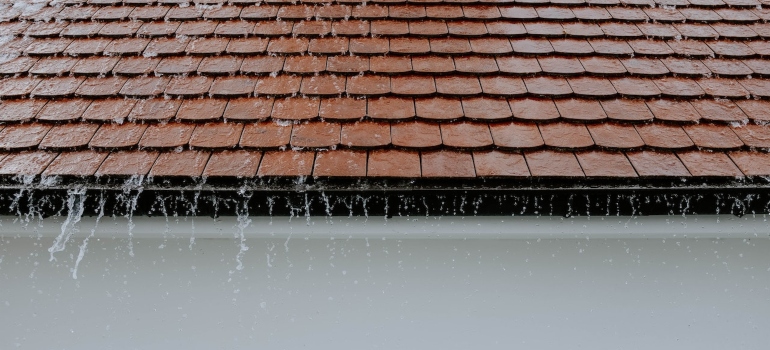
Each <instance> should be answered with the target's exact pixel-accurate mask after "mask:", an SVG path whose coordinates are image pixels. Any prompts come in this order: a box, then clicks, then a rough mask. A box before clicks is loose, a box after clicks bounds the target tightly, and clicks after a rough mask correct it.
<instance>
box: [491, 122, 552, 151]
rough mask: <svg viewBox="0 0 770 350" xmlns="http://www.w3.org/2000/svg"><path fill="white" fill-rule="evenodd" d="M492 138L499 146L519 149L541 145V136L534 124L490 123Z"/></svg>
mask: <svg viewBox="0 0 770 350" xmlns="http://www.w3.org/2000/svg"><path fill="white" fill-rule="evenodd" d="M489 129H490V131H491V132H492V139H493V140H494V144H495V146H497V147H499V148H510V149H521V148H535V147H540V146H543V144H544V143H543V138H542V136H540V130H539V129H538V127H537V125H536V124H532V123H519V122H507V123H497V124H490V125H489Z"/></svg>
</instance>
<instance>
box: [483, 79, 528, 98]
mask: <svg viewBox="0 0 770 350" xmlns="http://www.w3.org/2000/svg"><path fill="white" fill-rule="evenodd" d="M479 81H480V82H481V90H482V91H483V92H484V93H485V94H488V95H505V96H509V97H514V96H519V95H524V94H526V93H527V87H526V85H524V81H523V80H521V78H518V77H506V76H491V77H480V78H479Z"/></svg>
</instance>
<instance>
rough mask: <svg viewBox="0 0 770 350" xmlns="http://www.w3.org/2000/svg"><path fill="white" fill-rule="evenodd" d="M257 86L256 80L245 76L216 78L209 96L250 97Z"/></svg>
mask: <svg viewBox="0 0 770 350" xmlns="http://www.w3.org/2000/svg"><path fill="white" fill-rule="evenodd" d="M256 84H257V80H256V79H254V78H250V77H245V76H236V77H222V78H216V79H214V82H213V83H212V84H211V88H210V89H209V94H210V95H211V96H218V97H231V96H249V95H251V93H252V92H253V91H254V87H255V86H256Z"/></svg>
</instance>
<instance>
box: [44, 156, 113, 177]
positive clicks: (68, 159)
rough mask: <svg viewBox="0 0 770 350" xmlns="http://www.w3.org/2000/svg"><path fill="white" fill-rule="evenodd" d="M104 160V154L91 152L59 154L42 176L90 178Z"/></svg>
mask: <svg viewBox="0 0 770 350" xmlns="http://www.w3.org/2000/svg"><path fill="white" fill-rule="evenodd" d="M105 158H107V153H106V152H94V151H91V150H86V151H76V152H65V153H61V154H59V156H57V157H56V159H54V160H53V161H52V162H51V164H50V165H48V167H47V168H46V169H45V170H44V171H43V175H44V176H55V175H63V176H92V175H94V173H96V170H97V169H99V166H100V165H102V162H104V159H105Z"/></svg>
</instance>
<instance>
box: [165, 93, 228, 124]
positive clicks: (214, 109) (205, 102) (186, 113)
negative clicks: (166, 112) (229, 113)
mask: <svg viewBox="0 0 770 350" xmlns="http://www.w3.org/2000/svg"><path fill="white" fill-rule="evenodd" d="M226 106H227V100H220V99H211V98H203V99H194V100H184V101H183V102H182V105H181V106H180V107H179V110H178V111H177V113H176V119H178V120H185V121H206V120H219V119H221V118H222V115H223V114H224V111H225V107H226Z"/></svg>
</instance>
